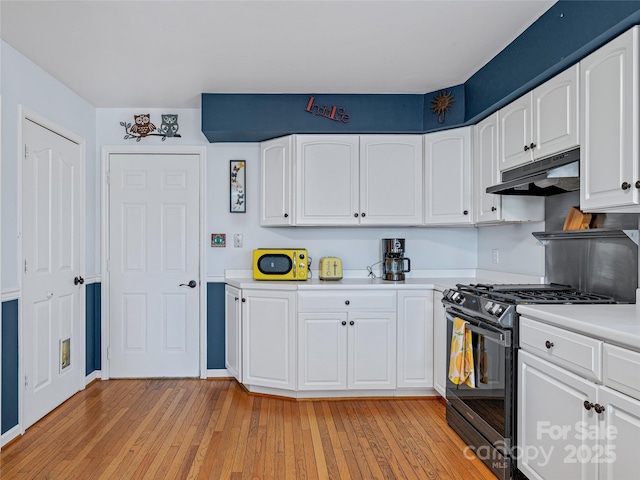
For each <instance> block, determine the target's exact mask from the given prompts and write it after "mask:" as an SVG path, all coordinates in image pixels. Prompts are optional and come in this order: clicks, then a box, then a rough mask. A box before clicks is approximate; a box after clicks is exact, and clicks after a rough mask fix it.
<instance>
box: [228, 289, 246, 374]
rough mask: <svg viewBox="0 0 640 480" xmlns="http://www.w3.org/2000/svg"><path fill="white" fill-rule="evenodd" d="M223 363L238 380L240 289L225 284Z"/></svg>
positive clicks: (239, 368)
mask: <svg viewBox="0 0 640 480" xmlns="http://www.w3.org/2000/svg"><path fill="white" fill-rule="evenodd" d="M224 296H225V302H224V309H225V322H224V327H225V329H224V347H225V349H224V352H225V353H224V355H225V359H224V363H225V367H226V368H227V370H228V372H229V373H230V374H231V375H233V377H234V378H235V379H236V380H240V378H241V375H240V371H241V364H240V361H241V358H242V357H241V352H242V350H241V339H242V332H241V330H240V323H241V319H242V317H241V311H242V310H241V307H240V305H241V302H240V290H239V289H237V288H235V287H232V286H231V285H226V286H225V289H224Z"/></svg>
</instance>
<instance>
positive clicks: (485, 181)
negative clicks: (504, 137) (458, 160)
mask: <svg viewBox="0 0 640 480" xmlns="http://www.w3.org/2000/svg"><path fill="white" fill-rule="evenodd" d="M498 139H499V136H498V112H496V113H494V114H493V115H491V116H490V117H487V118H485V119H484V120H483V121H482V122H480V123H478V124H477V125H476V126H475V127H474V142H473V152H474V153H473V165H474V175H473V181H474V187H475V188H474V194H475V204H474V211H475V221H476V223H483V222H495V221H497V220H498V219H499V218H500V206H501V205H500V203H501V202H500V199H501V198H502V197H501V196H500V195H494V194H493V193H487V187H491V186H493V185H496V184H498V183H500V172H499V171H498V163H499V161H500V160H499V157H498V155H499V151H498Z"/></svg>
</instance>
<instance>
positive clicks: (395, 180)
mask: <svg viewBox="0 0 640 480" xmlns="http://www.w3.org/2000/svg"><path fill="white" fill-rule="evenodd" d="M360 223H361V224H362V225H421V224H422V136H421V135H363V136H361V137H360Z"/></svg>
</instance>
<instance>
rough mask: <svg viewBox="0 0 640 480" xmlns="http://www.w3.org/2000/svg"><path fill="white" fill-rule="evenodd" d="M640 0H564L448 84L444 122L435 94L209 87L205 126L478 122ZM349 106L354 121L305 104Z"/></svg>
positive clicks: (291, 128) (584, 50)
mask: <svg viewBox="0 0 640 480" xmlns="http://www.w3.org/2000/svg"><path fill="white" fill-rule="evenodd" d="M636 24H640V1H617V0H603V1H581V0H561V1H559V2H557V3H556V4H555V5H553V6H552V7H551V8H550V9H549V10H548V11H547V12H545V14H544V15H542V16H541V17H540V18H539V19H538V20H537V21H536V22H534V23H533V24H532V25H531V26H530V27H529V28H528V29H527V30H525V31H524V32H523V33H522V34H521V35H520V36H519V37H518V38H516V39H515V40H514V41H513V42H512V43H511V44H509V45H508V46H507V47H506V48H505V49H504V50H503V51H501V52H500V53H499V54H498V55H496V56H495V57H494V58H493V59H492V60H490V61H489V62H488V63H487V64H486V65H485V66H484V67H482V68H481V69H480V70H478V72H476V73H475V74H474V75H473V76H471V78H469V79H468V80H467V81H466V82H465V83H464V84H463V85H457V86H454V87H448V88H446V89H445V90H446V91H448V92H451V93H452V94H453V95H454V97H455V104H454V105H453V107H452V109H451V111H450V112H449V113H448V114H447V115H446V116H445V121H444V123H442V124H440V123H438V121H437V117H436V115H435V114H433V112H432V111H431V104H432V100H433V98H434V96H435V95H436V94H437V93H439V92H440V91H441V90H439V91H436V92H431V93H427V94H425V95H400V94H399V95H389V94H384V95H375V94H367V95H365V94H362V95H356V94H354V95H351V94H326V95H321V94H315V95H314V94H312V93H310V94H305V95H300V94H297V95H293V94H281V95H275V94H246V95H243V94H207V93H203V94H202V131H203V133H204V134H205V136H206V137H207V138H208V139H209V141H210V142H259V141H262V140H266V139H269V138H275V137H279V136H283V135H289V134H292V133H315V134H322V133H426V132H431V131H435V130H442V129H445V128H453V127H459V126H463V125H473V124H475V123H477V122H479V121H480V120H482V119H483V118H484V117H486V116H488V115H490V114H491V113H493V112H495V111H496V110H498V109H499V108H501V107H503V106H504V105H506V104H508V103H509V102H511V101H513V100H515V99H516V98H517V97H519V96H520V95H522V94H524V93H526V92H528V91H529V90H532V89H533V88H535V87H536V86H538V85H540V84H541V83H543V82H545V81H546V80H548V79H549V78H551V77H553V76H555V75H557V74H558V73H560V72H561V71H563V70H565V69H566V68H568V67H570V66H571V65H573V64H575V63H576V62H578V61H579V60H580V59H581V58H584V57H585V56H586V55H588V54H589V53H591V52H592V51H594V50H595V49H597V48H598V47H600V46H602V45H604V44H605V43H607V42H608V41H609V40H611V39H612V38H614V37H616V36H617V35H619V34H620V33H622V32H624V31H625V30H627V29H628V28H630V27H631V26H633V25H636ZM311 95H314V96H315V101H314V103H315V104H316V105H319V106H324V105H327V106H329V107H331V106H333V105H336V106H339V107H344V108H345V110H346V112H347V113H349V114H350V119H349V123H343V122H336V121H332V120H329V119H327V118H323V117H322V116H319V115H315V114H311V113H309V112H307V111H306V107H307V103H308V100H309V97H310V96H311Z"/></svg>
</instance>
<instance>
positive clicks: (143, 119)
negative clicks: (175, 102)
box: [120, 113, 180, 142]
mask: <svg viewBox="0 0 640 480" xmlns="http://www.w3.org/2000/svg"><path fill="white" fill-rule="evenodd" d="M161 117H162V123H161V124H160V127H158V128H157V129H156V126H155V125H154V124H153V123H151V115H149V114H148V113H142V114H140V115H134V116H133V121H134V123H133V124H131V123H128V122H120V126H121V127H124V133H125V135H124V139H125V140H130V139H134V138H135V139H136V142H139V141H140V139H142V138H145V137H162V141H163V142H164V141H165V140H166V139H167V137H180V134H179V133H178V128H180V127H179V126H178V115H177V114H175V113H167V114H162V115H161ZM154 131H156V132H157V133H152V132H154Z"/></svg>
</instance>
